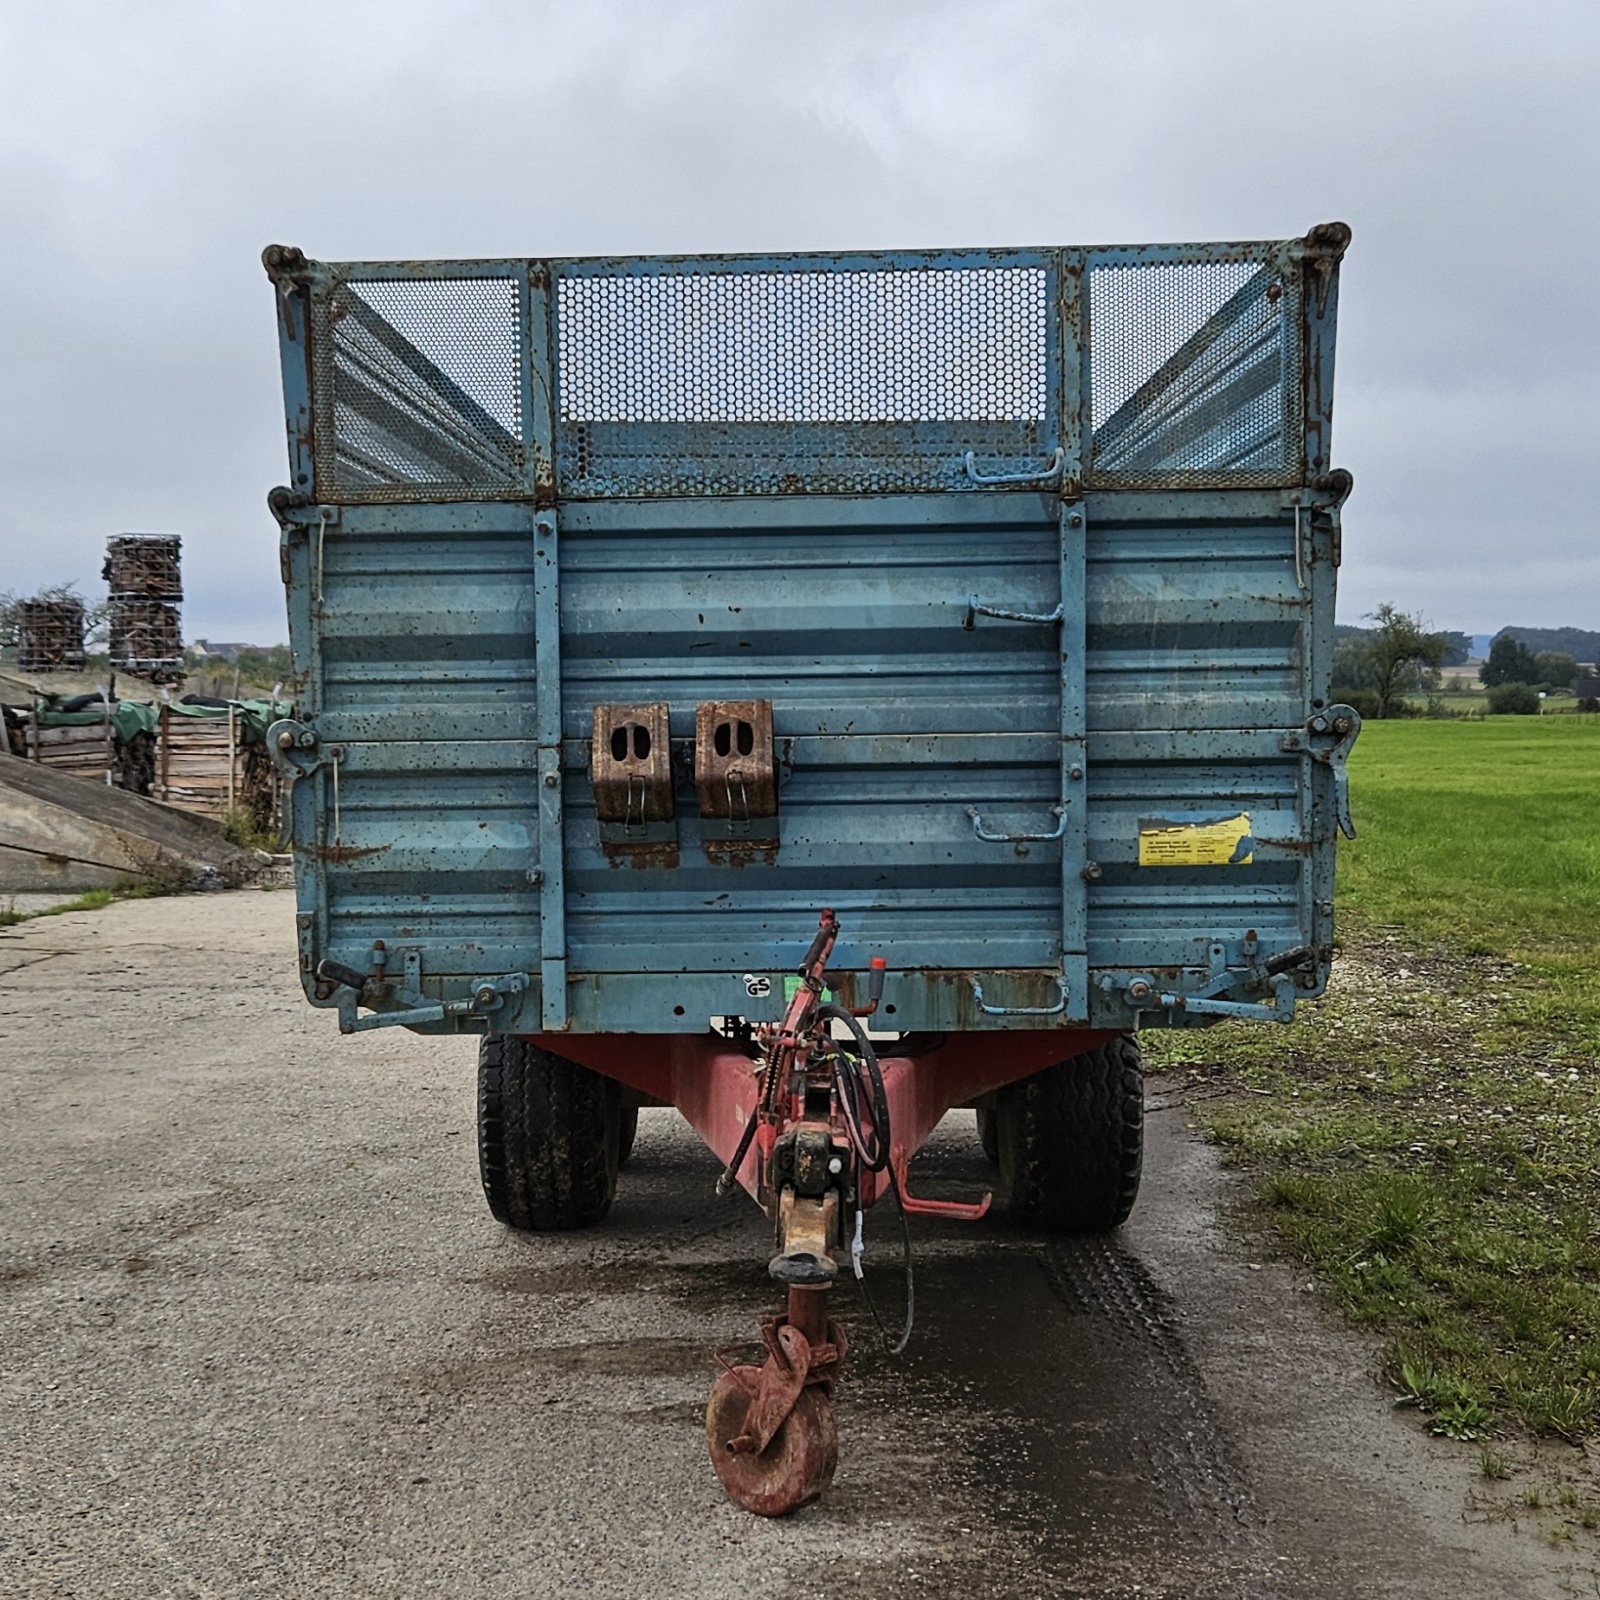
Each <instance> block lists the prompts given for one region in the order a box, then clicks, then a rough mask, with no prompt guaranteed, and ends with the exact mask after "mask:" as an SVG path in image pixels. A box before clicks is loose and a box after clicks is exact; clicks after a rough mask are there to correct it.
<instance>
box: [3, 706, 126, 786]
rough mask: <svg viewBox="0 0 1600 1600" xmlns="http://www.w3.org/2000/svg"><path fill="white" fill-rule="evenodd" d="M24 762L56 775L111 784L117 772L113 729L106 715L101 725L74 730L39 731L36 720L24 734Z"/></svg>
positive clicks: (29, 723) (88, 725) (88, 724)
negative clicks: (55, 772) (51, 771)
mask: <svg viewBox="0 0 1600 1600" xmlns="http://www.w3.org/2000/svg"><path fill="white" fill-rule="evenodd" d="M24 738H25V741H26V749H27V759H28V760H29V761H34V762H37V763H38V764H39V765H40V766H42V767H54V768H55V769H56V771H58V772H72V773H76V774H77V775H78V776H79V777H82V778H98V779H100V780H101V781H102V782H106V783H110V782H112V781H114V780H113V777H112V774H114V773H115V772H116V771H117V763H118V751H117V739H116V728H115V726H114V724H113V723H112V721H111V718H110V716H109V714H108V715H107V716H106V718H105V719H104V720H103V721H98V722H91V723H85V724H80V725H78V726H75V727H61V728H51V727H42V726H41V725H40V722H39V718H38V717H37V716H33V717H30V718H29V719H28V723H27V727H26V729H25V730H24Z"/></svg>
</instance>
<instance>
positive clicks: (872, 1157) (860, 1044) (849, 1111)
mask: <svg viewBox="0 0 1600 1600" xmlns="http://www.w3.org/2000/svg"><path fill="white" fill-rule="evenodd" d="M817 1017H818V1019H819V1020H821V1021H824V1022H842V1023H843V1024H844V1025H845V1027H846V1028H848V1029H849V1030H850V1036H851V1038H852V1039H854V1041H855V1045H856V1049H857V1050H859V1051H860V1053H861V1059H860V1061H857V1060H855V1059H854V1058H853V1057H852V1056H850V1055H849V1054H848V1053H847V1052H845V1051H843V1050H841V1051H839V1052H838V1053H837V1055H836V1057H835V1066H834V1081H835V1082H836V1083H837V1084H838V1085H839V1104H840V1107H841V1109H842V1110H843V1112H844V1121H845V1128H846V1129H847V1131H848V1132H849V1135H850V1142H851V1144H853V1145H854V1146H855V1148H856V1154H857V1155H858V1156H859V1157H860V1158H861V1164H862V1166H863V1167H865V1168H866V1169H867V1171H869V1172H885V1171H887V1172H888V1174H889V1188H890V1189H891V1190H892V1191H893V1193H894V1205H895V1210H896V1211H898V1212H899V1213H900V1235H901V1238H902V1239H903V1240H904V1243H905V1272H906V1320H905V1325H904V1327H902V1328H901V1330H900V1337H899V1338H898V1339H897V1340H895V1341H894V1342H893V1343H891V1342H890V1339H889V1330H888V1329H887V1328H886V1327H885V1326H884V1325H883V1318H882V1317H881V1316H880V1315H879V1314H878V1307H877V1304H876V1302H875V1301H874V1300H873V1298H872V1291H871V1290H870V1289H869V1288H868V1287H867V1280H866V1277H865V1275H864V1274H862V1273H861V1272H860V1263H859V1262H858V1263H857V1281H858V1282H859V1283H860V1285H861V1296H862V1298H863V1299H864V1300H865V1301H866V1302H867V1310H868V1311H870V1312H871V1313H872V1320H873V1321H874V1322H875V1323H876V1324H877V1325H878V1332H879V1333H881V1334H882V1335H883V1341H884V1343H885V1344H886V1345H888V1348H889V1354H890V1355H892V1356H897V1355H899V1354H900V1353H901V1352H902V1351H903V1350H904V1349H905V1347H906V1346H907V1345H908V1344H910V1342H911V1330H912V1328H913V1327H914V1326H915V1325H916V1320H917V1290H916V1279H915V1277H914V1276H913V1273H912V1266H911V1224H910V1222H909V1221H908V1220H907V1219H906V1207H905V1200H904V1198H903V1197H902V1196H901V1193H900V1179H899V1177H898V1176H897V1175H896V1173H895V1170H894V1163H893V1162H892V1161H891V1160H890V1159H889V1157H890V1133H889V1093H888V1090H887V1089H886V1088H885V1087H884V1082H883V1068H882V1067H881V1066H879V1065H878V1052H877V1051H876V1050H874V1049H873V1047H872V1040H871V1039H870V1038H868V1037H867V1030H866V1029H865V1028H864V1027H863V1026H862V1025H861V1019H860V1018H859V1017H856V1016H853V1015H852V1014H851V1013H850V1012H848V1011H846V1010H845V1008H844V1007H843V1006H839V1005H824V1006H818V1007H817ZM863 1068H864V1069H865V1071H866V1078H867V1085H868V1087H869V1088H870V1091H871V1096H872V1104H871V1106H870V1107H869V1108H868V1109H869V1114H870V1117H871V1121H872V1135H871V1137H870V1139H869V1138H868V1136H867V1134H866V1131H865V1129H864V1128H863V1127H862V1125H861V1110H862V1101H863V1099H864V1098H865V1094H864V1092H863V1088H862V1083H861V1076H862V1069H863Z"/></svg>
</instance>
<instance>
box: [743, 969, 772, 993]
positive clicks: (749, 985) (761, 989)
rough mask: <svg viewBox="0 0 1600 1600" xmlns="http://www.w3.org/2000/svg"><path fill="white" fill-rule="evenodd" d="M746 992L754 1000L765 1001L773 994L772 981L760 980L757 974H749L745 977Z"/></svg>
mask: <svg viewBox="0 0 1600 1600" xmlns="http://www.w3.org/2000/svg"><path fill="white" fill-rule="evenodd" d="M744 992H745V993H746V994H747V995H749V996H750V998H751V999H752V1000H765V999H766V998H767V996H768V995H769V994H771V993H772V979H771V978H758V977H757V976H756V975H755V973H753V972H747V973H745V975H744Z"/></svg>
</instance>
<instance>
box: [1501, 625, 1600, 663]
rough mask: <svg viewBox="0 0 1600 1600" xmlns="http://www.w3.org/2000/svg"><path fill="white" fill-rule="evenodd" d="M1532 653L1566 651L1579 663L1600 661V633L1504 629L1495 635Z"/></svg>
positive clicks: (1589, 629) (1561, 629) (1572, 630)
mask: <svg viewBox="0 0 1600 1600" xmlns="http://www.w3.org/2000/svg"><path fill="white" fill-rule="evenodd" d="M1508 634H1509V635H1510V637H1511V638H1513V639H1516V640H1517V641H1519V642H1520V643H1522V644H1525V645H1527V647H1528V648H1529V649H1530V650H1532V651H1535V652H1537V651H1540V650H1564V651H1566V653H1567V654H1568V655H1569V656H1571V657H1573V659H1574V660H1577V661H1594V660H1597V659H1600V631H1597V630H1595V629H1593V628H1515V627H1513V628H1502V629H1501V630H1500V631H1499V633H1497V634H1496V635H1495V638H1496V639H1503V638H1505V637H1506V636H1507V635H1508Z"/></svg>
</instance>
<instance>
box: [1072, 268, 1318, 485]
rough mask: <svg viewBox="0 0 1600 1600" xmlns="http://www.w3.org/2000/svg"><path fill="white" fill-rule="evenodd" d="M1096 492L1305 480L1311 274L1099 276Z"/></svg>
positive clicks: (1092, 309)
mask: <svg viewBox="0 0 1600 1600" xmlns="http://www.w3.org/2000/svg"><path fill="white" fill-rule="evenodd" d="M1087 278H1088V302H1089V304H1088V319H1087V323H1088V339H1089V381H1090V405H1089V412H1090V417H1089V422H1090V430H1091V432H1090V450H1089V463H1088V473H1089V478H1090V481H1091V482H1096V483H1102V484H1121V485H1126V486H1129V487H1157V486H1161V485H1166V484H1171V485H1182V486H1185V487H1203V486H1206V485H1219V486H1226V485H1230V484H1282V483H1292V482H1295V481H1297V480H1298V478H1299V476H1300V459H1301V443H1302V440H1301V429H1302V425H1303V407H1302V402H1301V382H1302V376H1301V352H1300V344H1301V341H1300V306H1299V275H1298V273H1297V272H1296V273H1285V272H1283V271H1281V270H1279V269H1278V268H1277V267H1275V266H1274V265H1273V264H1272V263H1271V262H1270V261H1268V260H1265V259H1263V258H1261V257H1253V258H1243V259H1236V260H1210V261H1203V262H1138V263H1133V264H1110V265H1103V266H1094V265H1092V266H1091V267H1090V270H1089V272H1088V274H1087Z"/></svg>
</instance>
